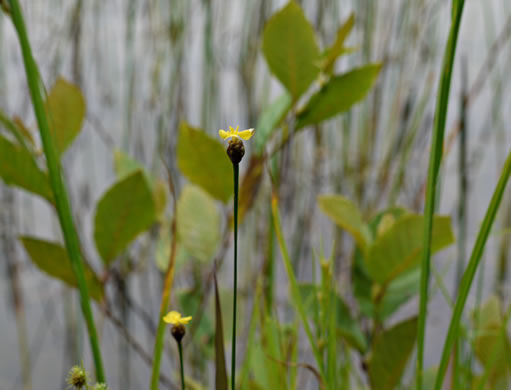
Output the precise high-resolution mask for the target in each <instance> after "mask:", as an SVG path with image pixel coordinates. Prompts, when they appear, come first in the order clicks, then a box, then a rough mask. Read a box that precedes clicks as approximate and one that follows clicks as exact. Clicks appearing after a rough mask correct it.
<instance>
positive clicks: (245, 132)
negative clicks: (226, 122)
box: [218, 126, 254, 141]
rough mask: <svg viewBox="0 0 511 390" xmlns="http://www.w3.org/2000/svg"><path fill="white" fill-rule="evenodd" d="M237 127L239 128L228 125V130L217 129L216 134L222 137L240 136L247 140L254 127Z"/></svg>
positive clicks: (252, 133)
mask: <svg viewBox="0 0 511 390" xmlns="http://www.w3.org/2000/svg"><path fill="white" fill-rule="evenodd" d="M239 128H240V127H239V126H236V129H233V128H232V127H231V126H229V131H225V130H218V134H219V135H220V137H222V138H223V139H227V138H233V137H237V138H242V139H244V140H245V141H248V140H249V139H250V137H252V136H253V135H254V129H247V130H243V131H238V129H239Z"/></svg>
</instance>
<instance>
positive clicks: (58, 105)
mask: <svg viewBox="0 0 511 390" xmlns="http://www.w3.org/2000/svg"><path fill="white" fill-rule="evenodd" d="M46 111H47V113H48V119H49V122H50V129H51V131H52V134H53V139H54V140H55V145H56V147H57V150H58V152H59V153H60V154H62V153H64V152H65V150H66V149H67V147H68V146H69V145H71V143H72V142H73V141H74V139H75V138H76V136H77V135H78V133H79V132H80V130H81V128H82V123H83V120H84V118H85V99H84V97H83V95H82V92H81V91H80V89H79V88H78V87H77V86H76V85H74V84H71V83H70V82H69V81H66V80H64V79H63V78H58V79H57V81H56V82H55V85H54V86H53V87H52V89H51V90H50V93H49V94H48V99H47V101H46Z"/></svg>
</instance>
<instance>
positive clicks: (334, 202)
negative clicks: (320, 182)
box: [318, 195, 371, 251]
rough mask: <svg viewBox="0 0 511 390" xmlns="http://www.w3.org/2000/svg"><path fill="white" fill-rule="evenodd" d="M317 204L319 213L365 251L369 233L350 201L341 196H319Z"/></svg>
mask: <svg viewBox="0 0 511 390" xmlns="http://www.w3.org/2000/svg"><path fill="white" fill-rule="evenodd" d="M318 204H319V208H320V209H321V211H323V212H324V213H325V214H326V215H328V216H329V217H330V218H331V219H332V220H333V221H334V222H335V223H336V224H337V225H338V226H339V227H341V228H343V229H345V230H346V231H348V232H349V233H350V234H351V235H352V236H353V238H354V239H355V241H356V243H357V245H358V247H359V248H360V249H362V250H363V251H365V250H366V248H367V246H368V245H369V243H370V242H371V232H370V231H369V227H368V226H367V225H366V223H365V222H364V220H363V218H362V214H361V213H360V210H359V209H358V207H357V206H356V205H355V204H354V203H353V202H352V201H351V200H349V199H347V198H345V197H343V196H341V195H320V196H318Z"/></svg>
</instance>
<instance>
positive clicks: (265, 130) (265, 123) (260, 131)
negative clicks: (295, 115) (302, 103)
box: [253, 92, 293, 154]
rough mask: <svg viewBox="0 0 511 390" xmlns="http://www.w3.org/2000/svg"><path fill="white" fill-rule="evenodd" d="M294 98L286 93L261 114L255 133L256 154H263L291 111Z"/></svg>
mask: <svg viewBox="0 0 511 390" xmlns="http://www.w3.org/2000/svg"><path fill="white" fill-rule="evenodd" d="M292 102H293V101H292V97H291V95H290V94H289V93H287V92H284V94H282V95H281V96H279V97H278V98H277V99H276V100H275V101H274V102H272V103H271V104H270V105H269V106H268V107H266V109H265V110H264V111H263V113H262V114H261V116H260V118H259V121H258V122H257V126H256V131H255V132H254V137H253V138H254V151H255V153H256V154H262V153H263V152H264V147H265V145H266V143H267V142H268V140H269V139H270V137H271V136H272V134H273V132H274V130H275V129H277V128H278V126H279V124H280V122H282V120H283V119H284V117H285V116H286V114H287V113H288V112H289V110H290V109H291V105H292Z"/></svg>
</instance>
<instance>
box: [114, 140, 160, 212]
mask: <svg viewBox="0 0 511 390" xmlns="http://www.w3.org/2000/svg"><path fill="white" fill-rule="evenodd" d="M114 169H115V173H116V174H117V177H118V178H119V179H122V178H124V177H126V176H128V175H130V174H132V173H133V172H135V171H137V170H142V171H143V172H144V175H145V176H146V178H147V180H148V181H149V184H150V185H151V190H152V192H153V199H154V207H155V210H156V215H157V216H158V218H159V219H162V218H163V215H164V212H165V208H166V207H167V184H166V183H165V182H164V181H163V180H160V179H154V178H153V177H152V176H151V175H149V173H147V172H146V170H145V168H144V166H143V165H142V164H141V163H140V162H139V161H137V160H135V159H134V158H131V157H130V156H128V155H127V154H126V153H124V152H123V151H121V150H119V149H116V150H114Z"/></svg>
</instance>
